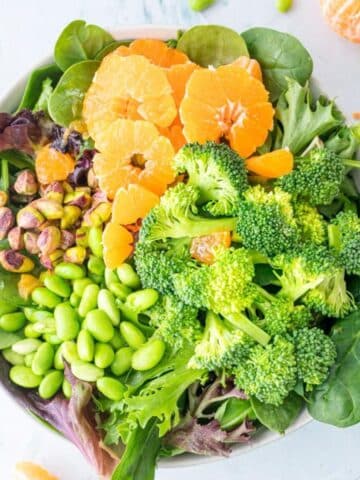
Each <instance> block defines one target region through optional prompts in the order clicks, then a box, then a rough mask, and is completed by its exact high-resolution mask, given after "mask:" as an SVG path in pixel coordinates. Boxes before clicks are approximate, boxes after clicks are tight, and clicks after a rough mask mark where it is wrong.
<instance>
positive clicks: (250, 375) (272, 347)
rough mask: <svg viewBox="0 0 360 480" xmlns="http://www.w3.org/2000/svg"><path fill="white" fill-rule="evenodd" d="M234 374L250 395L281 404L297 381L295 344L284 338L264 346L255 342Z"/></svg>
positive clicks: (239, 385) (275, 339)
mask: <svg viewBox="0 0 360 480" xmlns="http://www.w3.org/2000/svg"><path fill="white" fill-rule="evenodd" d="M234 373H235V381H236V384H237V386H238V387H239V388H241V389H243V390H244V391H245V393H246V394H247V395H250V396H251V395H254V396H255V397H256V398H258V399H259V400H260V401H261V402H264V403H270V404H272V405H281V404H282V403H283V401H284V399H285V398H286V397H287V395H288V394H289V392H290V391H291V390H292V389H293V388H294V387H295V385H296V381H297V370H296V359H295V348H294V345H293V344H292V342H291V341H289V340H287V339H285V338H282V337H275V338H274V341H273V342H272V343H271V344H269V345H267V346H265V347H262V346H261V345H256V346H255V347H253V348H252V350H251V352H250V355H249V357H248V358H247V359H246V360H245V361H244V362H241V363H240V364H238V366H237V367H236V368H235V370H234Z"/></svg>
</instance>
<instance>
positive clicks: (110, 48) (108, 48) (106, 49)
mask: <svg viewBox="0 0 360 480" xmlns="http://www.w3.org/2000/svg"><path fill="white" fill-rule="evenodd" d="M129 44H130V40H114V41H113V42H111V43H108V44H107V45H105V47H104V48H102V49H101V50H100V51H99V52H98V53H97V54H96V55H95V58H94V60H99V61H100V62H101V60H102V59H103V58H104V57H106V55H108V54H109V53H111V52H113V51H114V50H115V49H116V48H118V47H120V45H125V46H126V47H127V46H128V45H129Z"/></svg>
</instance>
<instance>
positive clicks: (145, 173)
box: [94, 119, 175, 199]
mask: <svg viewBox="0 0 360 480" xmlns="http://www.w3.org/2000/svg"><path fill="white" fill-rule="evenodd" d="M96 147H97V148H98V149H99V151H100V152H101V154H97V155H95V158H94V172H95V175H96V176H97V178H98V181H99V185H100V188H101V190H103V191H104V192H105V193H106V194H107V196H108V197H109V198H110V199H113V198H114V197H115V194H116V191H117V189H118V188H120V187H124V188H126V187H127V186H128V185H130V184H131V183H136V184H139V185H142V186H143V187H145V188H147V189H148V190H150V191H152V192H153V193H155V194H157V195H162V194H163V193H164V192H165V190H166V188H167V186H168V185H169V184H170V183H172V182H173V181H174V179H175V172H174V169H173V158H174V153H175V152H174V148H173V146H172V145H171V142H170V140H168V139H167V138H165V137H163V136H161V135H160V133H159V131H158V130H157V128H156V127H155V126H154V125H153V124H152V123H150V122H146V121H144V120H137V121H132V120H123V119H119V120H116V121H115V122H113V123H112V124H111V125H110V126H109V127H108V128H107V129H106V130H104V131H103V132H102V133H101V135H99V137H98V141H97V143H96Z"/></svg>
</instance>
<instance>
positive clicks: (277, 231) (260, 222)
mask: <svg viewBox="0 0 360 480" xmlns="http://www.w3.org/2000/svg"><path fill="white" fill-rule="evenodd" d="M243 197H244V200H243V201H242V202H240V205H239V218H238V223H237V233H238V234H239V235H240V237H241V239H242V242H243V245H244V246H245V247H246V248H249V249H252V250H256V251H258V252H261V253H263V254H265V255H267V256H269V257H272V256H274V255H276V254H279V253H282V252H285V251H287V250H290V249H292V248H293V247H294V245H295V244H296V242H297V240H298V234H299V232H298V228H297V224H296V221H295V218H294V211H293V207H292V205H291V196H290V195H289V194H288V193H286V192H284V191H282V190H281V189H279V188H275V189H274V190H273V191H270V192H267V191H266V190H265V189H264V188H263V187H262V186H261V185H256V186H255V187H252V188H249V189H248V190H247V191H246V192H245V193H244V195H243Z"/></svg>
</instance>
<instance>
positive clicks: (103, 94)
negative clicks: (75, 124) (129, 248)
mask: <svg viewBox="0 0 360 480" xmlns="http://www.w3.org/2000/svg"><path fill="white" fill-rule="evenodd" d="M176 115H177V109H176V105H175V102H174V99H173V96H172V88H171V85H170V83H169V80H168V79H167V76H166V73H165V71H164V70H163V69H162V68H161V67H158V66H156V65H154V64H153V63H151V62H150V60H148V59H147V58H145V57H143V56H141V55H131V56H127V57H126V56H121V55H112V54H110V55H107V56H106V57H105V58H104V60H103V61H102V62H101V65H100V67H99V69H98V70H97V72H96V74H95V77H94V79H93V82H92V84H91V86H90V88H89V90H88V91H87V93H86V95H85V99H84V104H83V117H84V120H85V122H86V125H87V128H88V131H89V133H90V135H91V136H92V137H93V138H94V140H97V137H98V134H99V132H101V131H102V130H103V129H104V128H106V127H107V126H108V125H110V124H111V122H113V121H115V120H117V119H118V118H128V119H132V120H138V119H145V120H149V121H150V122H152V123H154V124H155V125H158V126H160V127H168V126H169V125H171V123H172V122H173V120H174V119H175V117H176Z"/></svg>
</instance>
